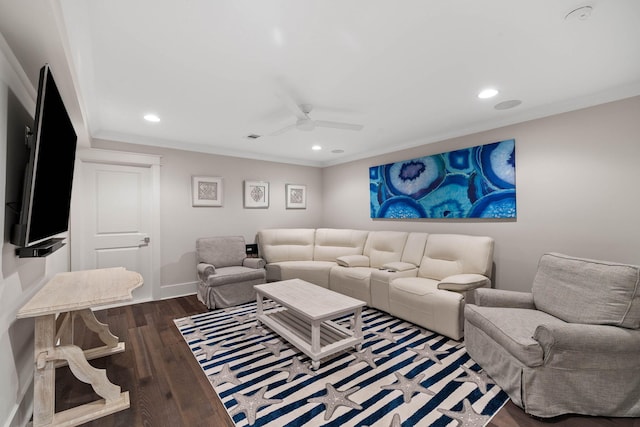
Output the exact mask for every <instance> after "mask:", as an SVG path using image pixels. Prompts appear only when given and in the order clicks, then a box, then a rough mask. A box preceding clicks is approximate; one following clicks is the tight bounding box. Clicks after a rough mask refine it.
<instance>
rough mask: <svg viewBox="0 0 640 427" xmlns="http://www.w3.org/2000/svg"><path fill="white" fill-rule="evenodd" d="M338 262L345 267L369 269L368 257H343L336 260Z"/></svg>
mask: <svg viewBox="0 0 640 427" xmlns="http://www.w3.org/2000/svg"><path fill="white" fill-rule="evenodd" d="M336 262H337V263H338V265H341V266H343V267H369V257H368V256H366V255H343V256H339V257H338V258H336Z"/></svg>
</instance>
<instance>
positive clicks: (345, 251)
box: [258, 228, 369, 288]
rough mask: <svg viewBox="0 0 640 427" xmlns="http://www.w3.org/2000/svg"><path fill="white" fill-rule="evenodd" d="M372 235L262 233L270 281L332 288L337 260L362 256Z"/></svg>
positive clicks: (339, 231) (303, 231) (342, 231)
mask: <svg viewBox="0 0 640 427" xmlns="http://www.w3.org/2000/svg"><path fill="white" fill-rule="evenodd" d="M368 234H369V232H368V231H364V230H349V229H333V228H318V229H317V230H316V229H301V228H300V229H295V228H294V229H266V230H261V231H259V232H258V246H259V251H260V254H261V255H262V257H264V258H265V260H266V262H267V265H266V269H267V281H269V282H272V281H278V280H288V279H295V278H298V279H302V280H305V281H308V282H311V283H314V284H316V285H318V286H322V287H324V288H329V275H330V272H331V269H332V268H333V267H335V266H336V265H337V263H336V258H338V257H341V256H345V255H361V254H362V251H363V250H364V244H365V241H366V239H367V235H368Z"/></svg>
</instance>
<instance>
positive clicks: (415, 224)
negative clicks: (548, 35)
mask: <svg viewBox="0 0 640 427" xmlns="http://www.w3.org/2000/svg"><path fill="white" fill-rule="evenodd" d="M510 138H515V140H516V187H517V189H516V191H517V196H516V197H517V209H518V218H517V220H513V221H510V220H494V221H492V220H446V221H445V220H412V221H398V220H381V219H376V220H372V219H371V218H370V217H369V215H370V214H369V191H368V184H369V175H368V168H369V167H370V166H375V165H380V164H385V163H390V162H394V161H400V160H406V159H411V158H415V157H420V156H424V155H430V154H437V153H443V152H447V151H451V150H456V149H460V148H466V147H472V146H475V145H482V144H488V143H492V142H496V141H501V140H505V139H510ZM639 162H640V97H634V98H629V99H626V100H622V101H617V102H612V103H608V104H603V105H599V106H596V107H592V108H587V109H583V110H578V111H574V112H569V113H565V114H560V115H556V116H551V117H547V118H543V119H538V120H533V121H530V122H526V123H521V124H517V125H513V126H508V127H504V128H500V129H494V130H491V131H487V132H482V133H477V134H473V135H468V136H465V137H461V138H455V139H451V140H447V141H442V142H439V143H435V144H429V145H423V146H420V147H417V148H413V149H409V150H404V151H400V152H395V153H392V154H387V155H383V156H377V157H372V158H368V159H365V160H360V161H356V162H351V163H347V164H343V165H337V166H333V167H328V168H325V169H324V170H323V192H324V194H323V210H324V213H323V225H324V226H327V227H349V228H360V229H371V230H416V231H426V232H430V233H465V234H474V235H488V236H491V237H493V238H494V239H495V241H496V244H495V256H494V261H495V286H496V287H497V288H501V289H512V290H521V291H529V290H530V289H531V282H532V280H533V276H534V274H535V271H536V265H537V261H538V259H539V258H540V256H541V255H542V254H543V253H545V252H551V251H553V252H561V253H566V254H570V255H575V256H580V257H588V258H596V259H605V260H612V261H618V262H627V263H633V264H640V225H639V221H638V212H640V191H638V189H637V185H638V183H640V165H639Z"/></svg>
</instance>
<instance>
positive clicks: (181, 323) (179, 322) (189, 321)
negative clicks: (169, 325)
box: [175, 317, 196, 328]
mask: <svg viewBox="0 0 640 427" xmlns="http://www.w3.org/2000/svg"><path fill="white" fill-rule="evenodd" d="M175 322H176V326H177V327H178V328H183V327H185V326H196V322H195V321H194V320H193V319H192V318H191V317H185V318H182V319H178V320H176V321H175Z"/></svg>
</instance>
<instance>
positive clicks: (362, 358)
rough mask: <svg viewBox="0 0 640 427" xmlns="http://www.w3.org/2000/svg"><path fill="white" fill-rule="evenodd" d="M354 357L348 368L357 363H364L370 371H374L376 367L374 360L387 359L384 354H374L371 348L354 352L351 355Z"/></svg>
mask: <svg viewBox="0 0 640 427" xmlns="http://www.w3.org/2000/svg"><path fill="white" fill-rule="evenodd" d="M353 356H354V357H355V359H354V360H352V361H351V363H349V366H353V365H357V364H358V363H361V362H365V363H366V364H367V365H369V366H370V367H371V369H375V368H376V367H377V366H378V365H376V362H375V361H376V359H381V358H383V357H389V355H388V354H385V353H374V352H373V350H371V347H367V348H366V349H365V350H362V351H356V352H354V353H353Z"/></svg>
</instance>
